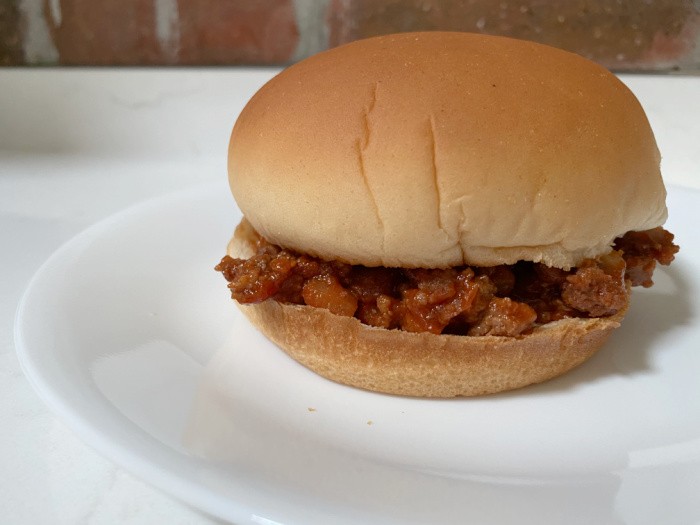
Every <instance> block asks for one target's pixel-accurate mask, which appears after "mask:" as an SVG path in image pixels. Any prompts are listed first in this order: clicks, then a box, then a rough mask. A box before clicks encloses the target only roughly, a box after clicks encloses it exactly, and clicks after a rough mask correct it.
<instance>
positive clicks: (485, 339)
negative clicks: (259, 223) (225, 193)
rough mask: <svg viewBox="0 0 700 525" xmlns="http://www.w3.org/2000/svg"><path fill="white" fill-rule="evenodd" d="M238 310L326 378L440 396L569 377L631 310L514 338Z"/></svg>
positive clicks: (290, 311)
mask: <svg viewBox="0 0 700 525" xmlns="http://www.w3.org/2000/svg"><path fill="white" fill-rule="evenodd" d="M253 235H254V232H253V231H252V230H251V229H250V225H249V224H247V223H246V222H242V223H241V224H240V225H239V226H238V227H237V228H236V232H235V234H234V236H233V239H232V240H231V242H230V244H229V248H228V254H229V255H230V256H232V257H239V258H247V257H250V256H251V255H252V254H253V253H254V241H253ZM237 304H238V303H237ZM238 306H239V308H240V310H241V312H243V314H244V315H245V316H246V317H247V318H248V319H249V320H250V322H251V323H252V324H253V325H254V326H255V327H257V328H258V330H260V331H261V332H262V333H263V334H265V336H266V337H267V338H268V339H270V340H271V341H272V342H273V343H275V344H276V345H277V346H279V347H280V348H282V349H283V350H284V351H285V352H286V353H287V354H288V355H289V356H290V357H292V358H293V359H294V360H295V361H297V362H299V363H301V364H302V365H304V366H305V367H307V368H309V369H310V370H312V371H314V372H316V373H317V374H319V375H321V376H323V377H325V378H327V379H331V380H333V381H336V382H338V383H343V384H346V385H351V386H354V387H358V388H364V389H366V390H372V391H375V392H384V393H387V394H399V395H406V396H417V397H440V398H448V397H456V396H477V395H484V394H492V393H496V392H502V391H505V390H512V389H515V388H520V387H523V386H527V385H531V384H534V383H541V382H543V381H546V380H548V379H551V378H553V377H556V376H559V375H561V374H564V373H565V372H568V371H569V370H571V369H572V368H574V367H576V366H578V365H580V364H581V363H583V362H584V361H586V360H587V359H588V358H589V357H591V356H592V355H593V354H594V353H595V352H596V351H597V350H598V349H599V348H600V347H601V346H603V344H604V343H605V341H606V340H607V339H608V337H609V336H610V334H611V333H612V331H613V330H614V329H615V328H617V327H619V326H620V322H621V321H622V318H623V317H624V315H625V313H626V308H625V309H624V310H623V311H620V312H618V313H617V314H616V315H614V316H612V317H606V318H597V319H563V320H561V321H557V322H554V323H548V324H546V325H544V326H541V327H538V328H535V330H534V331H533V332H532V333H531V334H529V335H526V336H523V337H519V338H514V337H497V336H479V337H469V336H461V335H444V334H441V335H436V334H431V333H427V332H424V333H414V332H404V331H403V330H385V329H383V328H375V327H372V326H367V325H365V324H362V323H361V322H360V321H359V320H357V319H356V318H354V317H345V316H339V315H335V314H332V313H331V312H330V311H328V310H326V309H325V308H314V307H311V306H306V305H295V304H283V303H279V302H277V301H263V302H261V303H258V304H247V305H240V304H239V305H238Z"/></svg>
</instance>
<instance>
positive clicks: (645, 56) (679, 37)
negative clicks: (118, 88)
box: [0, 0, 700, 73]
mask: <svg viewBox="0 0 700 525" xmlns="http://www.w3.org/2000/svg"><path fill="white" fill-rule="evenodd" d="M416 30H451V31H470V32H478V33H486V34H495V35H505V36H511V37H515V38H523V39H527V40H535V41H538V42H543V43H546V44H550V45H553V46H556V47H561V48H564V49H568V50H570V51H573V52H576V53H578V54H581V55H583V56H586V57H589V58H591V59H593V60H596V61H598V62H600V63H601V64H603V65H605V66H606V67H608V68H610V69H614V70H617V71H660V72H667V71H674V72H688V73H698V72H700V1H699V0H656V1H655V0H637V1H627V0H614V1H602V0H597V1H596V0H523V1H505V0H504V1H498V0H442V1H439V0H257V1H255V0H0V65H105V66H106V65H264V64H286V63H289V62H293V61H295V60H299V59H301V58H304V57H305V56H308V55H310V54H313V53H316V52H318V51H322V50H323V49H327V48H329V47H333V46H337V45H340V44H343V43H346V42H350V41H352V40H356V39H358V38H365V37H369V36H374V35H379V34H385V33H391V32H400V31H416Z"/></svg>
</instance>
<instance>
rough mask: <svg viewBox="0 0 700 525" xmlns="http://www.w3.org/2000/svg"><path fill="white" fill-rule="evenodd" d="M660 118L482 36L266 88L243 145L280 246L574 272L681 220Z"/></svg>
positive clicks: (378, 50) (243, 187)
mask: <svg viewBox="0 0 700 525" xmlns="http://www.w3.org/2000/svg"><path fill="white" fill-rule="evenodd" d="M659 162H660V156H659V152H658V149H657V147H656V142H655V140H654V135H653V133H652V130H651V128H650V126H649V123H648V121H647V118H646V116H645V114H644V111H643V110H642V108H641V106H640V105H639V103H638V101H637V99H636V98H635V97H634V95H633V94H632V93H631V92H630V91H629V89H627V87H625V86H624V85H623V84H622V83H621V82H620V81H619V80H618V79H617V78H616V77H615V76H613V75H612V74H611V73H609V72H608V71H606V70H605V69H603V68H602V67H600V66H598V65H596V64H594V63H593V62H590V61H588V60H586V59H584V58H581V57H579V56H576V55H573V54H571V53H567V52H565V51H561V50H558V49H554V48H551V47H547V46H543V45H540V44H535V43H530V42H524V41H518V40H512V39H507V38H501V37H491V36H483V35H473V34H468V33H440V32H431V33H404V34H399V35H389V36H383V37H377V38H372V39H367V40H363V41H358V42H354V43H351V44H348V45H345V46H341V47H338V48H335V49H332V50H329V51H327V52H324V53H320V54H318V55H315V56H313V57H311V58H309V59H306V60H304V61H302V62H299V63H297V64H295V65H293V66H291V67H289V68H288V69H286V70H285V71H283V72H282V73H280V74H279V75H278V76H276V77H275V78H273V79H272V80H271V81H270V82H268V83H267V84H266V85H265V86H263V88H262V89H261V90H260V91H259V92H258V93H257V94H256V95H255V96H254V97H253V98H252V99H251V101H250V102H249V103H248V105H247V106H246V107H245V109H244V110H243V112H242V113H241V115H240V117H239V119H238V121H237V122H236V125H235V127H234V129H233V133H232V135H231V142H230V147H229V180H230V184H231V188H232V191H233V194H234V197H235V199H236V201H237V202H238V204H239V206H240V208H241V210H242V211H243V213H244V214H245V216H246V217H247V219H248V220H249V221H250V222H251V223H252V225H253V226H254V227H255V229H256V230H257V231H258V232H260V233H261V234H262V235H263V236H264V237H265V238H266V239H268V240H269V241H271V242H273V243H275V244H279V245H281V246H284V247H287V248H291V249H294V250H297V251H301V252H304V253H308V254H310V255H313V256H317V257H321V258H324V259H328V260H330V259H338V260H343V261H346V262H349V263H352V264H363V265H366V266H395V267H396V266H397V267H425V268H436V267H448V266H455V265H462V264H470V265H480V266H491V265H497V264H512V263H515V262H516V261H517V260H531V261H537V262H543V263H545V264H547V265H549V266H557V267H562V268H569V267H571V266H575V265H577V264H578V263H579V262H580V261H581V260H582V259H584V258H587V257H594V256H596V255H599V254H601V253H603V252H605V251H607V250H608V248H609V246H610V245H611V243H612V241H613V239H614V238H615V237H617V236H619V235H622V234H624V233H626V232H627V231H630V230H645V229H650V228H653V227H656V226H659V225H661V224H663V223H664V221H665V219H666V205H665V196H666V193H665V189H664V186H663V182H662V179H661V175H660V171H659Z"/></svg>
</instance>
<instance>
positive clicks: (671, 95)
mask: <svg viewBox="0 0 700 525" xmlns="http://www.w3.org/2000/svg"><path fill="white" fill-rule="evenodd" d="M275 71H276V70H273V69H169V70H151V69H139V70H134V69H118V70H111V69H100V70H91V69H42V70H29V69H24V70H9V69H5V70H0V246H2V273H1V274H0V399H2V403H0V507H1V508H2V509H3V511H2V521H3V523H13V524H25V523H26V524H42V523H52V524H53V523H66V524H72V523H89V524H111V523H115V524H116V523H120V524H121V523H129V524H151V523H169V524H178V523H183V524H184V523H187V524H208V523H218V521H217V520H214V519H211V518H209V517H207V516H204V515H202V514H201V513H199V512H197V511H196V510H193V509H190V508H188V507H187V506H185V505H183V504H181V503H179V502H177V501H174V500H172V499H171V498H169V497H168V496H165V495H163V494H161V493H160V492H158V491H157V490H155V489H153V488H151V487H150V486H148V485H146V484H144V483H142V482H140V481H139V480H137V479H135V478H134V477H132V476H131V475H129V474H127V473H126V472H124V471H123V470H122V469H121V468H119V467H117V466H115V465H113V464H111V463H110V462H109V461H107V460H105V459H103V458H101V457H100V456H98V455H97V454H96V453H94V452H93V451H92V450H91V449H90V448H88V447H87V446H85V445H83V444H82V443H81V442H80V441H79V440H78V438H76V437H75V436H74V435H73V434H72V433H71V432H70V431H69V430H67V429H66V428H65V427H64V426H63V425H62V423H61V422H59V421H58V420H56V419H55V418H54V417H53V416H52V415H51V414H50V413H49V412H48V411H47V409H46V408H45V407H44V405H43V403H42V402H41V401H40V400H39V399H38V398H37V396H36V395H35V394H34V392H33V391H32V389H31V387H30V385H29V384H28V382H27V381H26V379H25V378H24V376H23V375H22V372H21V370H20V368H19V364H18V362H17V359H16V357H15V353H14V343H13V320H14V314H15V309H16V307H17V303H18V301H19V299H20V297H21V295H22V292H23V290H24V288H25V287H26V285H27V283H28V281H29V279H30V278H31V276H32V275H33V274H34V272H35V271H36V270H37V269H38V268H39V266H40V265H41V264H42V263H43V261H44V260H46V258H47V257H48V256H49V255H50V254H51V253H52V252H53V251H54V250H55V249H56V248H58V247H59V246H60V245H61V244H63V243H64V242H66V241H67V240H69V239H70V238H71V237H73V236H74V235H75V234H77V233H78V232H80V231H81V230H83V229H84V228H86V227H87V226H89V225H90V224H92V223H94V222H96V221H99V220H100V219H102V218H104V217H107V216H109V215H111V214H112V213H114V212H116V211H119V210H121V209H123V208H125V207H127V206H129V205H131V204H133V203H136V202H138V201H141V200H145V199H148V198H150V197H154V196H158V195H162V194H165V193H168V192H171V191H174V190H178V189H182V188H187V187H194V186H196V185H199V184H201V183H203V182H211V181H221V184H222V189H223V190H225V189H226V174H225V171H226V167H225V165H226V158H225V156H226V149H227V142H228V135H229V133H230V129H231V126H232V125H233V122H234V120H235V117H236V115H237V114H238V112H239V111H240V109H241V108H242V107H243V105H244V104H245V101H246V100H247V99H248V98H249V97H250V96H251V95H252V94H253V93H254V91H255V90H256V89H257V88H258V87H259V86H260V85H261V84H262V83H263V82H264V81H265V80H267V79H268V78H270V77H271V76H272V74H274V72H275ZM623 80H624V81H625V82H626V83H627V84H628V85H629V86H630V88H631V89H632V90H633V91H634V92H635V94H636V95H637V96H638V97H639V99H640V101H641V103H642V105H643V106H644V107H645V109H646V111H647V114H648V116H649V120H650V121H651V124H652V127H653V128H654V130H655V133H656V137H657V141H658V143H659V148H660V149H661V151H662V154H663V164H662V169H663V172H664V177H665V178H666V181H667V183H670V184H679V185H684V186H690V187H694V188H700V146H698V144H700V77H666V76H625V77H623ZM670 213H673V210H671V211H670Z"/></svg>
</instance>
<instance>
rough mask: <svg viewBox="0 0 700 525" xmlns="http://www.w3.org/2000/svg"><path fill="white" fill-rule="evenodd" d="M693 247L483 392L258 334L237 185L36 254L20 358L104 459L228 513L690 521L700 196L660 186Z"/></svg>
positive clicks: (697, 507)
mask: <svg viewBox="0 0 700 525" xmlns="http://www.w3.org/2000/svg"><path fill="white" fill-rule="evenodd" d="M668 207H669V210H670V214H671V218H670V220H669V222H668V225H667V227H668V229H670V230H671V231H672V232H674V233H675V234H676V238H677V242H678V243H679V244H680V245H681V252H680V254H679V256H678V257H677V260H676V261H675V262H674V264H673V265H672V266H671V267H670V268H663V269H662V270H660V271H658V272H657V274H656V279H655V280H656V285H655V286H654V287H653V288H652V289H649V290H640V289H635V291H634V294H633V303H632V307H631V309H630V312H629V314H628V317H627V319H626V320H625V323H624V324H623V326H622V328H620V329H619V330H618V331H617V332H616V333H615V334H614V335H613V337H612V338H611V340H610V341H609V343H608V344H607V345H606V346H605V347H604V348H603V349H602V350H601V351H600V352H599V353H598V354H597V355H596V356H594V357H593V358H592V359H591V360H590V361H589V362H587V363H586V364H584V365H583V366H581V367H580V368H578V369H576V370H574V371H573V372H570V373H569V374H567V375H565V376H564V377H561V378H558V379H555V380H553V381H550V382H548V383H545V384H543V385H538V386H533V387H528V388H526V389H523V390H520V391H516V392H511V393H504V394H499V395H495V396H490V397H484V398H477V399H455V400H447V401H445V400H442V401H441V400H424V399H412V398H400V397H392V396H385V395H379V394H372V393H368V392H364V391H359V390H355V389H352V388H348V387H344V386H341V385H337V384H334V383H332V382H329V381H326V380H324V379H322V378H320V377H317V376H316V375H314V374H313V373H311V372H309V371H308V370H306V369H305V368H303V367H302V366H300V365H298V364H297V363H295V362H294V361H292V360H290V359H289V358H288V357H287V356H286V355H285V354H283V353H282V352H281V351H279V350H277V349H276V347H275V346H274V345H272V344H271V343H269V342H268V341H267V340H266V339H264V337H262V336H261V335H260V334H258V333H257V332H256V331H255V330H254V329H253V328H252V327H251V326H249V324H248V323H247V321H246V320H245V319H243V318H242V317H241V316H240V314H239V313H238V311H237V309H236V308H235V307H234V306H233V304H232V303H231V301H230V299H229V297H228V292H227V290H226V287H225V283H224V281H223V279H222V278H221V277H220V276H219V275H218V274H217V273H215V272H214V271H213V270H212V267H213V266H214V265H215V264H216V262H217V261H218V259H219V258H220V257H221V255H222V254H223V251H224V247H225V245H226V241H227V239H228V238H229V236H230V235H231V232H232V229H233V226H234V225H235V223H236V222H237V219H238V217H239V216H238V214H237V212H236V211H235V210H233V209H232V204H231V200H230V194H229V193H228V191H227V189H226V188H225V187H220V186H218V185H217V186H216V187H214V186H206V187H202V188H199V189H197V190H192V191H187V192H184V193H179V194H175V195H170V196H166V197H163V198H160V199H157V200H154V201H150V202H147V203H144V204H141V205H138V206H136V207H133V208H131V209H129V210H126V211H125V212H122V213H120V214H118V215H116V216H114V217H112V218H111V219H108V220H106V221H104V222H102V223H100V224H98V225H96V226H94V227H92V228H90V229H89V230H87V231H85V232H84V233H82V234H81V235H79V236H78V237H76V238H75V239H73V240H72V241H71V242H70V243H68V244H67V245H66V246H64V247H63V248H62V249H60V250H59V251H58V252H57V253H56V254H55V255H54V256H53V257H52V258H51V259H49V260H48V261H47V262H46V264H45V265H44V266H43V267H42V268H41V270H40V271H39V272H38V274H37V275H36V276H35V278H34V279H33V281H32V283H31V285H30V287H29V289H28V290H27V292H26V294H25V296H24V299H23V301H22V304H21V305H20V309H19V312H18V317H17V324H16V340H17V351H18V355H19V357H20V360H21V362H22V365H23V368H24V370H25V372H26V374H27V376H28V377H29V379H30V380H31V382H32V384H33V386H34V387H35V388H36V390H37V391H38V393H39V394H40V395H41V397H42V398H43V399H44V400H45V402H46V403H47V404H48V405H49V406H50V407H51V408H52V409H53V410H54V412H55V413H56V414H57V415H58V416H59V417H60V418H61V419H63V420H64V421H65V422H66V423H67V424H69V425H70V426H71V427H72V428H73V430H74V431H75V432H76V433H78V434H79V435H80V436H82V437H83V439H84V440H85V441H86V442H88V443H89V444H91V445H92V446H93V447H94V448H96V449H97V450H98V451H100V452H101V453H103V454H104V455H106V456H107V457H109V458H111V459H112V460H113V461H115V462H116V463H118V464H120V465H122V466H123V467H125V468H126V469H128V470H130V471H131V472H133V473H135V474H136V475H138V476H140V477H142V478H143V479H145V480H147V481H149V482H151V483H153V484H154V485H156V486H158V487H160V488H161V489H163V490H165V491H167V492H169V493H171V494H173V495H175V496H177V497H179V498H181V499H183V500H185V501H187V502H189V503H190V504H192V505H194V506H196V507H199V508H201V509H203V510H205V511H207V512H209V513H211V514H213V515H216V516H219V517H221V518H224V519H227V520H231V521H234V522H236V523H241V524H245V523H258V524H261V523H262V524H275V523H282V524H327V523H334V524H345V523H382V524H393V523H396V524H405V523H467V522H469V523H487V522H488V523H502V524H510V523H519V524H523V523H533V524H535V523H536V524H541V523H598V524H607V523H611V524H612V523H628V522H629V523H695V522H698V521H700V498H698V497H697V495H698V487H700V312H699V308H700V300H698V297H699V294H700V277H699V274H700V263H699V261H700V241H699V239H698V236H697V229H696V225H697V224H698V223H699V220H700V216H699V213H698V209H700V194H698V193H697V192H694V191H692V190H686V189H682V188H670V190H669V198H668Z"/></svg>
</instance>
